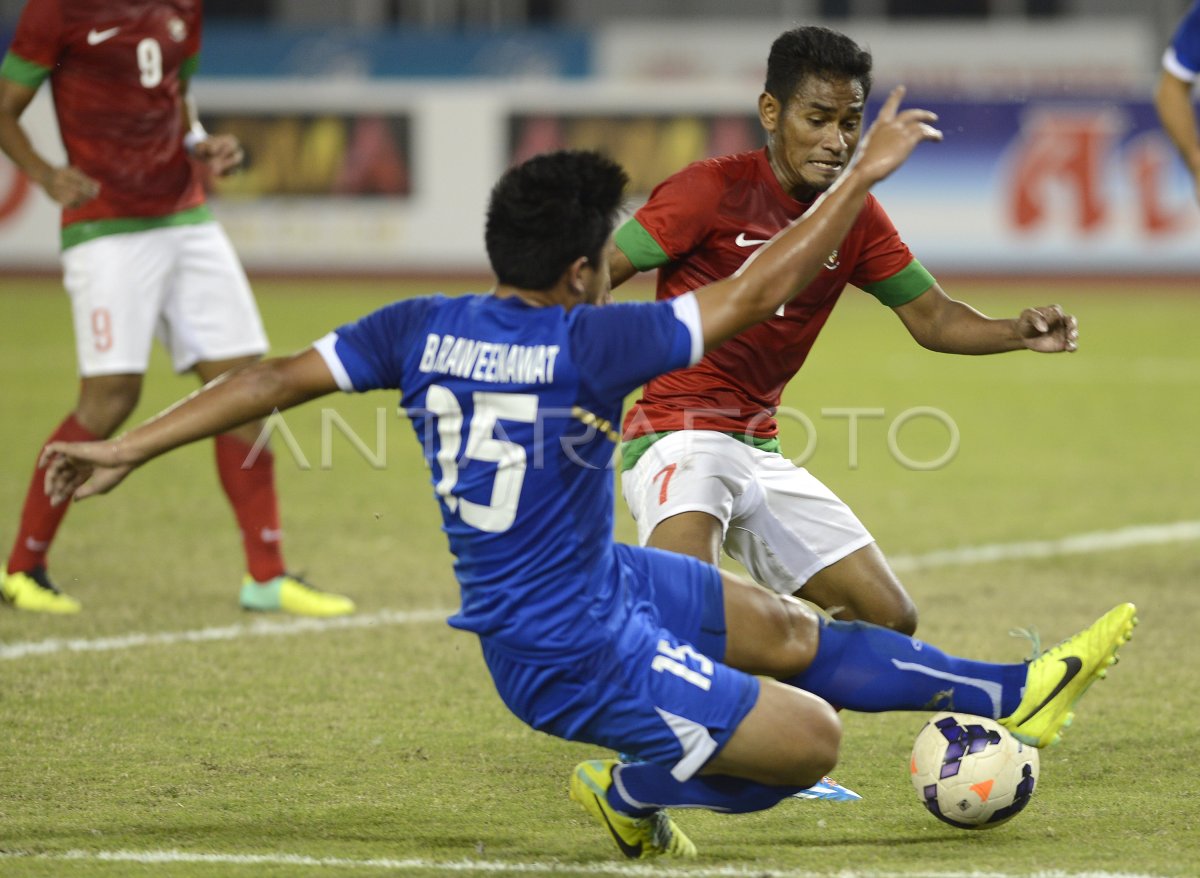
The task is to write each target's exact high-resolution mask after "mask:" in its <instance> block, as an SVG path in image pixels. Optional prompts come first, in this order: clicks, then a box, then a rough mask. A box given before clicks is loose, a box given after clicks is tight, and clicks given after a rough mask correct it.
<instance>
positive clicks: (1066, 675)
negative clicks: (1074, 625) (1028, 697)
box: [1016, 655, 1083, 725]
mask: <svg viewBox="0 0 1200 878" xmlns="http://www.w3.org/2000/svg"><path fill="white" fill-rule="evenodd" d="M1059 661H1060V662H1062V663H1063V664H1064V665H1066V666H1067V669H1066V671H1064V672H1063V675H1062V679H1061V680H1059V681H1058V685H1057V686H1055V687H1054V688H1053V689H1051V690H1050V694H1049V695H1047V696H1046V697H1045V698H1043V699H1042V703H1041V704H1039V705H1038V706H1037V707H1035V708H1034V709H1033V710H1031V711H1029V715H1028V716H1026V717H1025V719H1023V720H1020V721H1018V722H1017V723H1016V724H1017V725H1021V724H1022V723H1027V722H1029V720H1030V719H1032V718H1033V716H1034V714H1036V713H1037V712H1038V711H1039V710H1041V709H1042V708H1043V707H1045V706H1046V705H1047V704H1049V703H1050V702H1051V701H1053V700H1054V696H1056V695H1058V693H1059V692H1061V691H1063V689H1065V688H1066V686H1067V684H1068V683H1070V682H1071V681H1072V680H1074V679H1075V676H1076V674H1078V673H1079V672H1080V671H1081V670H1083V662H1082V661H1080V659H1079V657H1078V656H1074V655H1069V656H1067V657H1066V658H1064V659H1059Z"/></svg>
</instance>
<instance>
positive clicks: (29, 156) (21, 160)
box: [0, 111, 54, 188]
mask: <svg viewBox="0 0 1200 878" xmlns="http://www.w3.org/2000/svg"><path fill="white" fill-rule="evenodd" d="M0 150H3V151H4V154H5V155H6V156H8V157H9V158H10V159H11V160H12V163H13V164H14V165H16V166H17V167H18V168H20V169H21V170H22V171H24V172H25V174H26V176H28V177H29V178H30V179H31V180H33V181H34V182H35V183H37V184H38V185H39V186H42V187H43V188H45V187H46V186H48V185H49V180H50V176H51V175H52V174H53V173H54V168H52V167H51V166H50V164H49V163H48V162H46V161H45V159H43V158H42V157H41V156H40V155H38V153H37V150H35V149H34V148H33V144H32V143H31V142H30V140H29V137H28V135H26V134H25V129H23V128H22V127H21V123H20V122H18V121H17V118H16V117H15V116H14V115H13V114H12V113H10V112H7V111H0Z"/></svg>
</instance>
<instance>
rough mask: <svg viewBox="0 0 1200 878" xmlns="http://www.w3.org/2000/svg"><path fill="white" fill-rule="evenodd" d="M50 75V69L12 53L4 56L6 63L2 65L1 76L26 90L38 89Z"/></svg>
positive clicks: (0, 65)
mask: <svg viewBox="0 0 1200 878" xmlns="http://www.w3.org/2000/svg"><path fill="white" fill-rule="evenodd" d="M49 75H50V68H49V67H43V66H42V65H41V64H36V63H34V62H33V61H29V60H27V59H25V58H22V57H21V56H20V55H15V54H13V53H12V52H9V53H7V54H6V55H5V56H4V63H3V64H0V76H2V77H4V78H5V79H11V80H12V81H13V82H15V83H18V84H19V85H23V86H25V87H26V88H33V89H36V88H37V87H38V86H39V85H41V84H42V83H43V82H45V81H46V77H47V76H49Z"/></svg>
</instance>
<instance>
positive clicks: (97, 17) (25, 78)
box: [0, 0, 204, 244]
mask: <svg viewBox="0 0 1200 878" xmlns="http://www.w3.org/2000/svg"><path fill="white" fill-rule="evenodd" d="M200 27H201V3H200V0H29V2H28V3H27V4H26V6H25V9H24V10H23V12H22V13H21V19H20V21H19V22H18V24H17V30H16V34H15V36H14V38H13V42H12V45H11V46H10V47H9V50H8V54H7V55H6V56H5V59H4V63H3V67H0V76H4V77H5V78H7V79H11V80H13V81H15V82H18V83H21V84H22V85H26V86H28V87H30V88H37V87H38V86H39V85H40V84H41V83H42V81H43V80H45V79H47V78H48V79H49V80H50V87H51V89H52V90H53V93H54V106H55V112H56V113H57V115H58V125H59V129H60V131H61V134H62V140H63V145H64V147H65V148H66V151H67V156H68V159H69V160H70V162H71V164H73V165H75V166H76V167H78V168H79V169H80V170H81V171H83V172H84V173H85V174H87V175H88V176H90V177H92V178H94V179H96V180H97V181H98V182H99V183H100V194H99V195H98V196H97V197H96V198H94V199H92V200H91V201H89V202H87V203H86V204H84V205H82V206H81V207H77V208H71V207H67V208H64V209H63V216H62V222H63V226H64V229H65V228H66V227H69V226H73V225H75V224H80V223H95V222H96V221H100V228H101V229H105V228H109V229H111V230H121V231H125V230H128V231H133V230H136V229H138V228H141V227H144V226H139V225H138V224H137V223H136V222H134V223H132V224H130V222H129V221H130V220H137V219H140V218H162V217H168V216H171V215H177V214H180V213H181V212H182V211H188V210H191V209H196V208H198V207H200V206H201V205H203V203H204V188H203V184H202V181H201V178H200V175H199V171H198V168H197V167H196V166H195V165H194V163H193V162H192V161H191V160H190V159H189V157H188V155H187V152H186V151H185V149H184V146H183V135H184V130H183V125H184V122H183V116H182V92H181V81H182V80H184V79H186V78H187V77H188V76H190V74H191V72H192V70H193V69H194V68H195V65H196V59H197V58H198V53H199V50H200ZM106 221H116V223H115V226H114V224H113V223H112V222H107V225H106ZM157 224H162V223H152V224H151V226H152V225H157ZM78 231H82V232H83V233H84V234H83V239H84V240H86V238H88V237H95V235H94V234H87V232H88V229H87V227H81V229H80V230H78ZM78 237H79V235H78V234H76V235H75V236H74V237H72V236H68V235H67V234H66V233H64V243H66V244H70V243H77V240H75V239H76V238H78Z"/></svg>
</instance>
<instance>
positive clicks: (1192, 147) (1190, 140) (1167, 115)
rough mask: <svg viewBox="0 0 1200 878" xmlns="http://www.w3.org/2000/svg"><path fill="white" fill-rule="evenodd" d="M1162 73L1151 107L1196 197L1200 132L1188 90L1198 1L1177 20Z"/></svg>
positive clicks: (1196, 53)
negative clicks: (1175, 151)
mask: <svg viewBox="0 0 1200 878" xmlns="http://www.w3.org/2000/svg"><path fill="white" fill-rule="evenodd" d="M1162 67H1163V69H1162V73H1161V75H1160V76H1159V78H1158V88H1156V89H1155V91H1154V106H1155V108H1156V109H1157V110H1158V118H1159V119H1160V120H1162V125H1163V130H1165V131H1166V132H1167V136H1169V137H1170V138H1171V142H1172V143H1174V144H1175V148H1176V149H1178V150H1179V155H1180V156H1181V157H1182V158H1183V161H1184V164H1186V165H1187V168H1188V171H1189V172H1190V173H1191V175H1192V185H1193V188H1194V189H1195V192H1196V199H1197V200H1200V135H1198V134H1197V132H1196V125H1197V119H1196V112H1195V110H1194V108H1193V106H1192V89H1193V88H1194V87H1195V85H1196V78H1197V77H1200V0H1197V2H1195V3H1193V4H1192V7H1191V9H1189V10H1188V11H1187V14H1186V15H1185V16H1184V17H1183V20H1182V21H1181V22H1179V27H1178V28H1176V30H1175V35H1174V36H1173V37H1172V39H1171V45H1169V46H1167V50H1166V52H1164V53H1163V60H1162Z"/></svg>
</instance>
